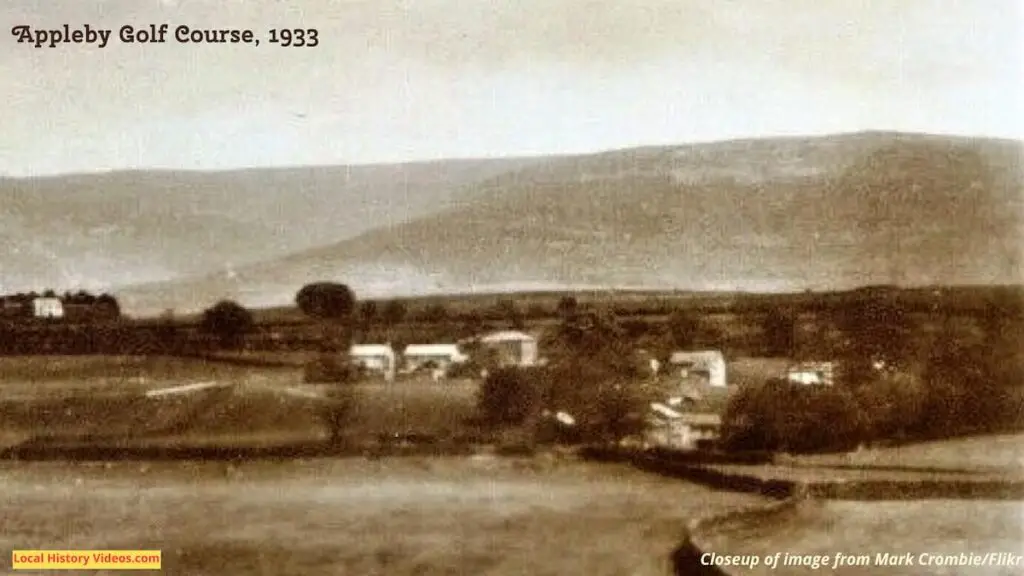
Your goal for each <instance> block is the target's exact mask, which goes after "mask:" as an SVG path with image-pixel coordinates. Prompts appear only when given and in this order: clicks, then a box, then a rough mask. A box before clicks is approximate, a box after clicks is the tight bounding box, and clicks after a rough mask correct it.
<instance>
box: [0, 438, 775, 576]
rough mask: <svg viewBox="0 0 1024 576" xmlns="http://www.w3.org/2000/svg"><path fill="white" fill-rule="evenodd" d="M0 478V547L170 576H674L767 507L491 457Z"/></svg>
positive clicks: (671, 483)
mask: <svg viewBox="0 0 1024 576" xmlns="http://www.w3.org/2000/svg"><path fill="white" fill-rule="evenodd" d="M0 474H2V475H3V476H4V477H5V478H4V485H5V497H6V506H5V513H4V514H3V515H2V517H0V546H2V547H4V548H6V549H19V548H20V549H33V548H57V549H62V548H63V549H95V548H108V549H140V548H145V549H160V550H162V551H163V554H164V566H163V568H164V571H165V572H167V573H169V574H190V575H196V576H202V575H214V574H237V575H244V574H274V575H275V576H289V575H303V576H305V575H307V574H360V575H367V576H372V575H388V576H403V575H413V574H416V575H421V576H422V575H441V574H453V575H454V574H473V575H481V576H488V575H490V576H506V575H520V574H536V575H552V576H554V575H558V576H561V575H564V574H588V575H594V576H602V575H620V574H631V575H637V576H646V575H658V576H663V575H664V574H667V573H669V554H670V552H671V550H672V549H673V548H674V547H675V546H676V545H678V543H679V541H680V538H681V534H682V532H681V529H682V526H683V525H684V523H685V522H686V521H687V520H689V519H691V518H693V517H694V516H696V515H705V514H717V513H721V512H725V511H727V510H731V509H735V508H738V507H744V506H749V505H751V504H755V503H758V502H761V500H760V499H759V498H756V497H754V496H748V495H741V494H732V493H727V492H716V491H712V490H709V489H706V488H702V487H699V486H696V485H689V484H680V483H679V481H678V480H671V479H666V478H661V477H657V476H653V475H647V474H643V473H640V472H637V471H635V470H632V469H629V468H627V467H622V466H606V465H591V464H584V463H575V462H558V461H548V462H546V463H545V462H540V461H536V460H533V461H518V460H502V459H488V458H475V459H468V458H463V459H452V458H437V459H398V460H382V461H366V460H361V459H347V460H334V461H332V460H317V461H310V462H301V461H298V462H291V463H283V464H282V463H250V464H243V465H240V466H238V467H229V466H227V465H225V464H221V463H202V464H189V463H171V464H152V465H146V464H138V463H134V464H128V463H121V464H113V465H88V466H87V465H74V464H67V463H45V464H24V463H23V464H20V465H17V466H15V465H13V464H9V465H4V467H3V468H2V469H0ZM4 562H6V561H4Z"/></svg>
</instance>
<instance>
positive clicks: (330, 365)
mask: <svg viewBox="0 0 1024 576" xmlns="http://www.w3.org/2000/svg"><path fill="white" fill-rule="evenodd" d="M356 375H357V373H356V370H355V369H354V368H353V367H352V365H351V364H349V363H348V362H345V361H342V360H339V359H338V358H337V356H336V355H334V354H320V355H319V356H317V357H316V358H314V359H312V360H310V361H309V362H307V363H306V365H305V366H304V368H303V374H302V379H303V381H304V382H305V383H306V384H341V383H346V382H351V381H352V380H355V378H356Z"/></svg>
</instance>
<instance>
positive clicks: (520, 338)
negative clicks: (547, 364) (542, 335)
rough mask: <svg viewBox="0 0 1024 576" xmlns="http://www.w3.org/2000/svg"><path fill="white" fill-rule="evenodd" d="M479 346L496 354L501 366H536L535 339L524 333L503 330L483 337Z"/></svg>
mask: <svg viewBox="0 0 1024 576" xmlns="http://www.w3.org/2000/svg"><path fill="white" fill-rule="evenodd" d="M479 342H480V345H481V346H482V347H485V348H489V349H491V350H493V351H495V352H496V353H497V356H498V363H499V364H500V365H502V366H533V365H535V364H537V339H536V338H535V337H533V336H531V335H529V334H526V333H525V332H519V331H516V330H503V331H501V332H494V333H492V334H488V335H486V336H483V337H482V338H480V340H479Z"/></svg>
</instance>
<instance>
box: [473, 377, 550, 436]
mask: <svg viewBox="0 0 1024 576" xmlns="http://www.w3.org/2000/svg"><path fill="white" fill-rule="evenodd" d="M479 394H480V395H479V398H478V406H479V408H480V412H481V415H482V416H483V418H484V419H485V421H486V422H487V423H488V424H490V425H492V426H497V427H507V426H518V425H520V424H523V423H525V422H526V420H527V419H528V418H530V417H531V416H533V415H535V414H537V413H538V412H539V409H540V403H541V382H540V374H539V371H538V370H535V369H526V368H498V369H496V370H494V371H492V372H491V373H490V374H488V375H487V378H486V379H485V380H484V383H483V386H481V388H480V393H479Z"/></svg>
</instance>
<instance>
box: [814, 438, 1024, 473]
mask: <svg viewBox="0 0 1024 576" xmlns="http://www.w3.org/2000/svg"><path fill="white" fill-rule="evenodd" d="M796 461H797V462H798V463H800V464H809V465H836V464H838V465H851V466H874V467H894V468H932V469H970V470H979V469H989V468H1015V469H1024V435H1021V434H1006V435H998V436H978V437H972V438H960V439H955V440H943V441H939V442H923V443H920V444H910V445H907V446H901V447H891V448H878V449H870V450H862V451H860V452H855V453H851V454H844V455H842V456H837V455H822V456H800V457H798V458H796Z"/></svg>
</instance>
